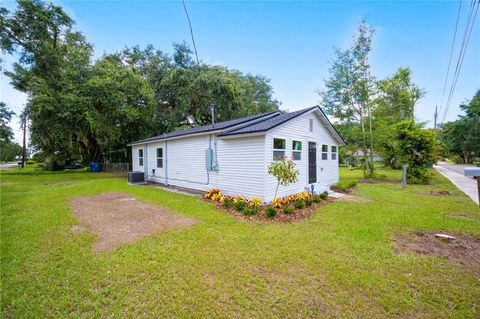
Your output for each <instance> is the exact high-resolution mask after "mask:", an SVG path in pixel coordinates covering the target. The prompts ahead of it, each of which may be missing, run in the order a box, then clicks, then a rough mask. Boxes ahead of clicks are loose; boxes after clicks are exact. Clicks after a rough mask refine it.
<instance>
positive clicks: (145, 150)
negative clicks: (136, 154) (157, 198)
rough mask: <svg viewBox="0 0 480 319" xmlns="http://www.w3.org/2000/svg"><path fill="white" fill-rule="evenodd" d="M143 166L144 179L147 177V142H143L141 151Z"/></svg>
mask: <svg viewBox="0 0 480 319" xmlns="http://www.w3.org/2000/svg"><path fill="white" fill-rule="evenodd" d="M143 153H144V154H143V155H144V156H143V167H144V169H145V179H148V144H145V147H144V152H143Z"/></svg>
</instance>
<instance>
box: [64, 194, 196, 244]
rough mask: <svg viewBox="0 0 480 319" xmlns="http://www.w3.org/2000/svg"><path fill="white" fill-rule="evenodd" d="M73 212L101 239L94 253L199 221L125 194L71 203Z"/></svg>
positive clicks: (83, 198) (105, 195) (87, 197)
mask: <svg viewBox="0 0 480 319" xmlns="http://www.w3.org/2000/svg"><path fill="white" fill-rule="evenodd" d="M69 204H70V207H71V208H72V211H73V213H74V214H75V216H77V217H78V218H79V219H80V221H81V223H82V225H84V226H86V227H87V228H88V229H89V230H90V231H91V232H92V233H93V234H95V235H98V239H97V240H96V241H95V242H94V243H93V245H92V249H93V250H94V251H108V250H112V249H114V248H116V247H118V246H120V245H122V244H126V243H131V242H134V241H136V240H138V239H140V238H142V237H145V236H147V235H150V234H152V233H156V232H161V231H165V230H168V229H179V228H183V227H188V226H190V225H192V224H195V223H196V222H197V220H196V219H193V218H187V217H183V216H180V215H177V214H175V213H173V212H171V211H169V210H167V209H166V208H164V207H161V206H156V205H152V204H147V203H143V202H141V201H139V200H137V199H136V198H135V197H132V196H130V195H128V194H125V193H113V192H112V193H103V194H100V195H95V196H83V197H76V198H73V199H71V200H70V201H69Z"/></svg>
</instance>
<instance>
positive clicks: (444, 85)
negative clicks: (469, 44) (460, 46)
mask: <svg viewBox="0 0 480 319" xmlns="http://www.w3.org/2000/svg"><path fill="white" fill-rule="evenodd" d="M462 1H463V0H460V1H459V2H458V11H457V21H456V22H455V31H454V33H453V41H452V47H451V48H450V57H449V59H448V67H447V75H446V76H445V83H444V84H443V92H442V99H441V101H440V112H442V107H443V98H444V97H445V89H446V87H447V82H448V75H449V74H450V64H451V63H452V56H453V48H454V47H455V40H456V38H457V29H458V21H459V20H460V11H461V9H462ZM435 112H436V110H435Z"/></svg>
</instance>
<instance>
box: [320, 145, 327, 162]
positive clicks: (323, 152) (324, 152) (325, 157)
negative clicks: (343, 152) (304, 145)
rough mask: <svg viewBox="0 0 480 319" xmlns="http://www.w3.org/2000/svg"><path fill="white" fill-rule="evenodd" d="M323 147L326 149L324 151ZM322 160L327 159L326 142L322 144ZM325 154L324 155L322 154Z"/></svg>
mask: <svg viewBox="0 0 480 319" xmlns="http://www.w3.org/2000/svg"><path fill="white" fill-rule="evenodd" d="M324 147H326V149H327V151H324V150H323V149H324ZM321 150H322V152H321V153H322V161H327V160H328V145H327V144H322V148H321ZM324 155H325V156H324Z"/></svg>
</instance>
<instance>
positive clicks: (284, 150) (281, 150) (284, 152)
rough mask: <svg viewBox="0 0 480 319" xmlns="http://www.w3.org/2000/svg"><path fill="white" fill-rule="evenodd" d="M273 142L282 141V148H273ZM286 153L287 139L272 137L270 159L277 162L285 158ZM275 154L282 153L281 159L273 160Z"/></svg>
mask: <svg viewBox="0 0 480 319" xmlns="http://www.w3.org/2000/svg"><path fill="white" fill-rule="evenodd" d="M275 140H283V141H284V143H283V147H284V148H275ZM286 151H287V139H286V138H280V137H274V138H273V139H272V157H273V160H274V161H278V160H280V159H282V158H285V154H286ZM275 152H283V156H282V158H275Z"/></svg>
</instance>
